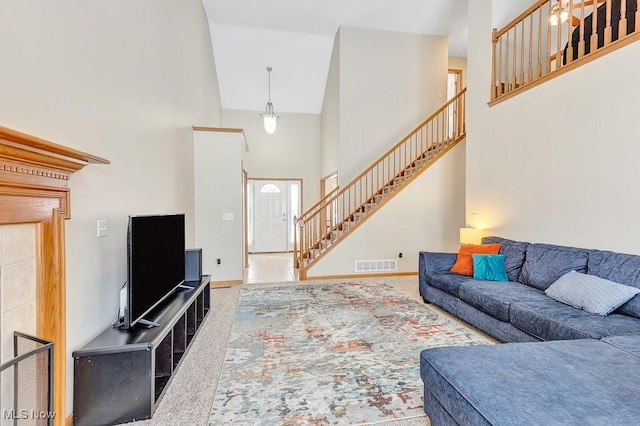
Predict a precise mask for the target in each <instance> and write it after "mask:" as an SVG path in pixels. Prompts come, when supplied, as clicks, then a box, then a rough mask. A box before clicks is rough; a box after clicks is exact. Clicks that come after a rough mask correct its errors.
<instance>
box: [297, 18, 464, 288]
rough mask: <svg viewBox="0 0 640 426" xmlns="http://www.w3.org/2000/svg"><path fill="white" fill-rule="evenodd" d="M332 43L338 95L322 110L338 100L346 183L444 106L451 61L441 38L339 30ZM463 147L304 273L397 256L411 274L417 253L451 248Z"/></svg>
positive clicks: (459, 218) (458, 217)
mask: <svg viewBox="0 0 640 426" xmlns="http://www.w3.org/2000/svg"><path fill="white" fill-rule="evenodd" d="M337 40H339V57H338V58H337V59H336V58H334V63H332V67H331V68H330V81H331V73H332V72H335V68H336V67H337V68H339V81H338V82H334V83H333V87H334V89H333V90H334V91H337V92H338V93H337V95H336V94H335V93H332V92H329V93H328V95H329V96H327V97H325V105H327V104H328V101H329V102H331V103H334V104H335V102H336V101H335V99H334V98H335V97H336V96H337V97H338V98H339V101H338V103H339V117H338V118H337V119H332V118H331V122H332V123H336V122H337V123H339V127H340V147H339V156H340V159H339V160H340V168H339V180H340V183H341V185H342V186H344V185H346V184H347V183H348V182H349V181H350V180H351V179H352V178H353V177H355V176H356V175H358V174H359V173H360V172H362V171H363V170H364V169H365V168H366V167H367V166H369V165H370V164H371V163H372V162H373V161H375V160H377V159H378V157H379V156H380V155H382V154H383V153H384V152H386V151H387V150H388V149H389V148H391V147H392V146H393V145H394V144H395V143H397V142H398V141H399V140H400V139H401V138H402V137H404V136H405V135H407V134H408V133H409V132H410V131H412V130H413V129H414V128H415V126H416V125H418V124H419V123H421V122H422V121H424V120H425V119H426V118H427V117H428V116H429V115H431V114H432V113H433V112H435V111H436V110H437V109H438V108H439V107H441V106H442V105H443V104H444V103H445V102H446V87H447V70H448V67H449V65H450V64H449V57H448V52H447V39H446V38H442V37H431V36H421V35H415V34H404V33H397V32H388V31H375V30H365V29H360V28H351V27H341V28H340V36H339V38H337ZM335 49H336V48H335V47H334V53H335ZM453 61H456V59H453ZM461 62H463V61H462V60H458V62H456V64H458V65H460V63H461ZM327 87H328V88H331V87H332V85H331V84H327ZM325 113H326V111H325ZM334 125H335V124H334ZM323 129H324V128H323ZM324 136H325V135H324V134H323V137H324ZM325 144H326V141H325ZM464 146H465V144H464V142H463V143H461V145H459V146H458V147H456V148H455V149H453V150H451V151H450V152H449V153H448V154H447V155H446V156H445V158H443V159H442V160H440V161H439V162H438V163H437V164H435V165H434V166H433V167H432V168H430V169H429V170H427V171H426V172H425V173H424V174H423V175H421V176H420V177H419V178H418V179H416V180H415V181H414V182H412V183H411V185H410V186H409V187H407V188H406V189H404V190H403V191H402V192H401V193H400V194H399V195H397V196H396V197H395V198H394V199H393V200H391V201H390V202H389V203H388V204H386V205H385V206H384V207H382V209H381V210H379V211H378V212H377V213H375V214H374V215H373V216H372V217H371V218H369V219H368V220H367V221H366V222H365V223H363V224H362V225H361V226H360V227H359V228H358V229H356V230H355V231H354V232H353V233H352V234H350V236H349V237H348V238H347V239H346V240H344V241H343V242H341V243H340V244H339V245H338V246H336V247H335V248H334V249H332V251H330V252H328V253H327V255H326V256H325V257H324V258H323V259H322V260H320V261H319V262H318V263H317V264H316V265H314V266H313V267H312V268H311V269H310V270H309V272H308V274H309V276H310V277H313V276H327V275H341V274H353V273H354V272H355V271H354V261H355V260H378V259H396V258H397V256H398V253H400V252H402V253H403V258H402V259H401V260H399V263H398V266H399V269H398V270H399V271H401V272H414V271H416V270H417V268H418V252H419V251H420V250H435V251H442V250H451V251H454V250H456V249H457V247H458V232H459V231H458V230H459V228H460V227H461V226H463V225H464V219H465V218H464V200H465V177H464V170H465V156H464V152H465V148H464Z"/></svg>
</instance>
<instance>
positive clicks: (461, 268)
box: [449, 244, 502, 276]
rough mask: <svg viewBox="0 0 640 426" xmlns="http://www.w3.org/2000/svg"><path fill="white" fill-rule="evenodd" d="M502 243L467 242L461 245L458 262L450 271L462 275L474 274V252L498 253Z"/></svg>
mask: <svg viewBox="0 0 640 426" xmlns="http://www.w3.org/2000/svg"><path fill="white" fill-rule="evenodd" d="M501 246H502V244H481V245H475V244H465V245H462V246H460V250H458V257H457V258H456V263H454V264H453V266H452V267H451V269H450V270H449V272H454V273H456V274H461V275H470V276H473V258H472V257H471V255H472V254H498V252H500V247H501Z"/></svg>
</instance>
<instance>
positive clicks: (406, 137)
mask: <svg viewBox="0 0 640 426" xmlns="http://www.w3.org/2000/svg"><path fill="white" fill-rule="evenodd" d="M466 92H467V88H466V87H465V88H463V89H462V90H460V91H459V92H458V94H457V95H456V96H455V97H453V98H451V100H449V101H447V103H446V104H444V105H443V106H442V107H440V109H438V110H437V111H436V112H434V113H433V114H431V115H430V116H429V118H427V119H426V120H424V121H423V122H422V123H420V124H419V125H418V126H417V127H416V128H415V129H413V130H412V131H411V132H409V133H408V134H407V135H406V136H405V137H404V138H402V139H400V142H398V143H397V144H395V145H394V146H393V147H391V148H390V149H389V150H388V151H387V152H385V153H384V154H382V155H381V156H380V158H378V160H377V161H375V162H373V163H372V164H371V165H370V166H369V167H367V168H366V169H365V170H364V171H363V172H362V173H360V174H359V175H358V176H356V177H355V178H353V179H352V180H351V182H349V183H348V184H347V185H345V186H344V188H343V189H341V190H339V191H338V192H336V194H335V195H334V196H333V197H332V198H331V199H329V200H327V201H326V203H330V202H331V201H334V200H335V199H337V197H338V196H340V195H341V194H344V193H345V192H346V191H347V190H348V188H350V187H351V186H353V185H354V184H355V183H356V182H358V181H359V180H360V179H362V178H363V177H364V176H365V175H366V174H367V173H368V172H370V171H371V170H373V169H374V168H375V166H376V165H378V164H380V162H382V161H383V160H384V159H385V158H387V157H388V156H389V155H390V154H391V153H393V152H394V151H396V150H397V149H398V148H400V147H401V146H402V145H403V144H404V143H405V142H407V140H409V138H410V137H411V136H413V135H414V134H415V133H416V132H417V131H418V130H419V129H421V128H423V127H424V126H425V125H427V123H429V122H430V121H432V120H433V119H434V118H435V117H437V116H438V115H439V114H441V113H442V112H443V111H444V110H446V109H447V107H449V106H450V105H452V104H453V103H454V102H457V101H458V99H459V98H460V96H463V95H464V94H465V93H466Z"/></svg>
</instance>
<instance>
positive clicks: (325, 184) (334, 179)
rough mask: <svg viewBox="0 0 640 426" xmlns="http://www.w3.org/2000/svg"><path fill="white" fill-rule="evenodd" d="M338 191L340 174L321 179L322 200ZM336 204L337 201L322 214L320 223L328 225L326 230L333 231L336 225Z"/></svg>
mask: <svg viewBox="0 0 640 426" xmlns="http://www.w3.org/2000/svg"><path fill="white" fill-rule="evenodd" d="M336 189H338V172H333V173H330V174H329V175H327V176H325V177H323V178H321V179H320V199H324V197H326V196H327V195H329V194H331V193H332V192H334V191H335V190H336ZM336 203H337V201H334V202H333V203H331V204H330V205H329V206H327V208H326V209H325V210H324V211H322V212H320V215H321V217H320V223H326V225H325V226H326V229H331V228H332V227H333V226H335V225H336V223H335V222H336V217H335V213H336Z"/></svg>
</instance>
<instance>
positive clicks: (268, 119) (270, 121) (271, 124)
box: [260, 67, 279, 135]
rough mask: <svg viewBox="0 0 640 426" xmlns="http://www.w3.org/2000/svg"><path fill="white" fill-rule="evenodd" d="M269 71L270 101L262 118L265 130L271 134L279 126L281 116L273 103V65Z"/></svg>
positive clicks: (268, 68)
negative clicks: (274, 108) (276, 111)
mask: <svg viewBox="0 0 640 426" xmlns="http://www.w3.org/2000/svg"><path fill="white" fill-rule="evenodd" d="M267 73H268V74H267V75H268V76H269V101H268V102H267V107H266V108H265V110H264V114H260V115H262V120H263V121H264V130H265V131H266V132H267V133H269V134H270V135H271V134H273V133H274V132H275V131H276V127H278V118H279V117H278V116H277V115H276V113H275V112H274V111H273V104H272V103H271V67H267Z"/></svg>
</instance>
